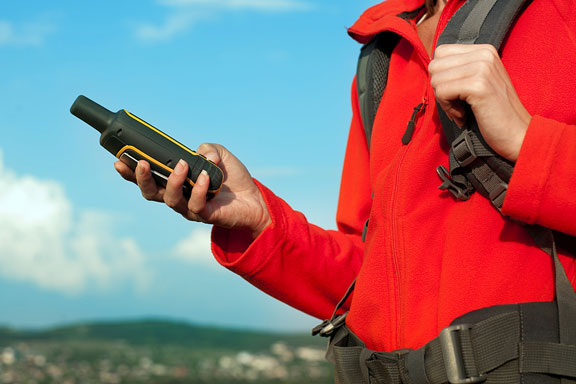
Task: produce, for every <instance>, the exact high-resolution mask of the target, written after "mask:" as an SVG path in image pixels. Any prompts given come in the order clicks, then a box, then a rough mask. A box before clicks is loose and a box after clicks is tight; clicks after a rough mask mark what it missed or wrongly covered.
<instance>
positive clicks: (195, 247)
mask: <svg viewBox="0 0 576 384" xmlns="http://www.w3.org/2000/svg"><path fill="white" fill-rule="evenodd" d="M172 253H173V255H174V257H175V258H177V259H179V260H182V261H185V262H187V263H190V264H194V265H198V266H204V267H210V268H215V269H218V270H224V268H222V267H221V266H220V265H219V264H218V263H217V262H216V260H214V257H213V256H212V251H211V250H210V228H209V227H198V228H197V229H195V230H194V231H193V232H191V233H190V234H189V235H188V236H187V237H186V238H184V239H182V240H181V241H180V242H179V243H177V244H176V245H175V246H174V249H173V251H172Z"/></svg>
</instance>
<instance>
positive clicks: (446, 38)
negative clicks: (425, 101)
mask: <svg viewBox="0 0 576 384" xmlns="http://www.w3.org/2000/svg"><path fill="white" fill-rule="evenodd" d="M530 1H531V0H468V1H467V2H466V3H465V4H463V5H462V6H461V7H460V9H459V10H458V11H457V12H456V13H455V14H454V16H453V17H452V18H451V19H450V21H449V22H448V24H447V25H446V28H445V29H444V31H443V33H442V34H441V35H440V37H439V39H438V45H441V44H448V43H461V44H462V43H468V44H492V45H494V46H495V47H496V48H497V49H498V48H500V46H501V44H502V42H503V40H504V38H505V37H506V35H507V33H508V30H509V28H510V27H511V25H512V24H513V22H514V21H515V20H516V18H517V17H518V15H519V14H520V13H521V12H522V10H523V9H524V8H525V7H526V6H527V5H528V4H529V3H530ZM397 41H398V37H397V36H396V35H394V34H393V33H390V32H384V33H381V34H379V35H377V36H376V37H375V38H374V39H373V40H372V41H371V42H369V43H368V44H366V45H365V46H364V47H363V48H362V50H361V54H360V59H359V61H358V72H357V77H356V80H357V86H358V97H359V105H360V112H361V117H362V122H363V125H364V129H365V132H366V138H367V142H368V147H370V137H371V133H372V126H373V123H374V119H375V116H376V111H377V110H378V106H379V104H380V99H381V97H382V94H383V92H384V89H385V87H386V80H387V76H388V66H389V62H390V56H391V53H392V50H393V49H394V46H395V45H396V42H397ZM417 108H418V107H417ZM438 113H439V116H440V120H441V123H442V127H443V130H444V134H445V136H446V139H447V140H448V143H449V144H450V152H449V169H446V168H445V167H443V166H439V167H438V168H437V173H438V175H439V177H440V179H441V181H442V184H441V185H440V187H439V188H440V189H442V190H446V191H449V192H451V193H452V194H453V195H454V196H455V198H457V199H459V200H467V199H468V198H469V197H470V195H471V194H472V193H473V192H474V191H478V193H480V194H481V195H483V196H485V197H486V198H488V199H489V200H490V201H491V202H492V204H493V205H494V207H495V208H496V209H498V210H499V211H500V210H501V208H502V204H503V202H504V197H505V195H506V190H507V187H508V182H509V180H510V177H511V175H512V171H513V169H514V164H512V163H511V162H509V161H507V160H505V159H504V158H502V157H500V156H499V155H497V154H496V153H495V152H494V151H493V150H492V149H491V148H490V147H489V146H488V145H487V144H486V143H485V141H484V140H483V138H482V135H481V134H480V131H479V129H478V125H477V123H476V121H475V119H474V117H473V114H472V113H468V116H469V119H468V122H467V124H466V127H465V128H464V129H461V128H459V127H458V126H456V124H455V123H453V122H452V121H451V120H450V119H448V117H447V116H446V114H445V113H444V112H443V110H442V108H440V107H438ZM415 114H416V110H415ZM411 124H414V122H413V121H411ZM411 128H412V129H413V126H411V125H410V124H409V126H408V130H407V134H406V135H405V137H403V139H402V140H403V143H404V144H407V142H409V139H410V134H411V132H410V130H411ZM526 229H527V230H528V232H529V233H530V234H531V236H532V237H533V239H534V240H535V242H536V244H537V245H538V246H539V247H540V248H541V249H542V250H544V251H545V252H547V253H548V254H549V255H550V256H551V257H552V258H553V260H554V268H555V284H556V300H555V301H552V302H545V303H521V304H513V305H497V306H492V307H488V308H482V309H479V310H476V311H473V312H470V313H467V314H465V315H463V316H461V317H459V318H457V319H455V320H454V321H453V323H452V324H451V325H450V326H449V327H447V328H445V329H443V330H442V331H441V333H440V336H439V337H438V338H436V339H434V340H432V341H430V342H429V343H427V344H426V345H425V346H424V347H422V348H420V349H417V350H402V351H393V352H377V351H371V350H369V349H367V348H366V346H365V344H364V343H363V342H362V340H360V339H359V338H358V337H357V336H356V335H354V334H353V333H352V332H351V331H350V330H349V329H348V328H347V327H346V325H345V319H346V315H347V313H344V314H338V312H339V309H340V307H341V306H342V305H343V304H344V303H345V302H346V300H347V299H348V297H349V296H350V294H351V293H352V291H353V289H354V283H352V285H351V286H350V288H349V289H348V291H347V292H346V294H345V296H344V297H343V298H342V300H341V301H340V302H339V303H338V305H337V306H336V309H335V311H334V314H333V315H332V318H331V319H330V320H325V321H324V322H323V323H322V324H320V325H319V326H317V327H315V328H314V330H313V331H312V333H313V334H314V335H315V334H320V335H321V336H327V337H330V343H329V346H328V351H327V358H328V360H330V361H331V362H333V363H334V364H335V375H336V383H338V384H356V383H358V384H364V383H386V384H390V383H393V384H395V383H398V384H401V383H409V384H440V383H455V384H467V383H480V382H488V383H523V384H536V383H544V384H547V383H550V384H552V383H561V384H568V383H570V384H576V292H574V289H573V288H572V285H571V283H570V281H569V280H568V278H567V276H566V273H565V271H564V268H563V267H562V265H561V263H560V261H559V259H558V256H557V253H556V244H557V242H558V243H559V244H561V246H562V247H563V248H565V249H569V250H576V241H575V238H574V237H571V236H568V235H565V234H560V233H554V232H553V231H551V230H549V229H546V228H543V227H539V226H526ZM572 253H573V254H574V255H576V252H572Z"/></svg>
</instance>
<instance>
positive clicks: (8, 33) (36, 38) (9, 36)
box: [0, 20, 56, 46]
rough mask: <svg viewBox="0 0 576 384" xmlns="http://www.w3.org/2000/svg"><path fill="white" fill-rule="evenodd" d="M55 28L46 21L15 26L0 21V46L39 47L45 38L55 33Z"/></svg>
mask: <svg viewBox="0 0 576 384" xmlns="http://www.w3.org/2000/svg"><path fill="white" fill-rule="evenodd" d="M55 29H56V28H55V26H54V25H53V24H52V23H49V22H46V21H38V22H29V23H23V24H20V25H15V24H14V23H11V22H9V21H6V20H0V46H2V45H20V46H22V45H24V46H28V45H41V44H43V43H44V41H45V39H46V37H47V36H48V35H50V34H51V33H53V32H54V31H55Z"/></svg>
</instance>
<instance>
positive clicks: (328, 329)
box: [312, 312, 348, 337]
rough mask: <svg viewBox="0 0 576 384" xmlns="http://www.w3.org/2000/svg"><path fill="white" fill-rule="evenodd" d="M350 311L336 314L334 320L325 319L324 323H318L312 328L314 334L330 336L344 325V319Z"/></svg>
mask: <svg viewBox="0 0 576 384" xmlns="http://www.w3.org/2000/svg"><path fill="white" fill-rule="evenodd" d="M347 315H348V312H346V313H344V314H342V315H338V316H336V317H335V318H334V319H332V320H324V321H323V322H322V324H320V325H317V326H316V327H314V329H313V330H312V336H316V335H320V336H322V337H328V336H330V335H331V334H333V333H334V331H336V330H337V329H338V328H340V327H341V326H342V325H344V321H345V320H346V316H347Z"/></svg>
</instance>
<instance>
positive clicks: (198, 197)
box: [188, 170, 210, 215]
mask: <svg viewBox="0 0 576 384" xmlns="http://www.w3.org/2000/svg"><path fill="white" fill-rule="evenodd" d="M209 185H210V176H208V173H207V172H206V171H205V170H202V172H200V175H198V178H197V179H196V183H195V184H194V188H192V193H191V194H190V199H189V200H188V211H190V212H191V213H194V214H196V215H199V214H200V212H202V211H203V210H204V208H205V207H206V194H207V193H208V187H209Z"/></svg>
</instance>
